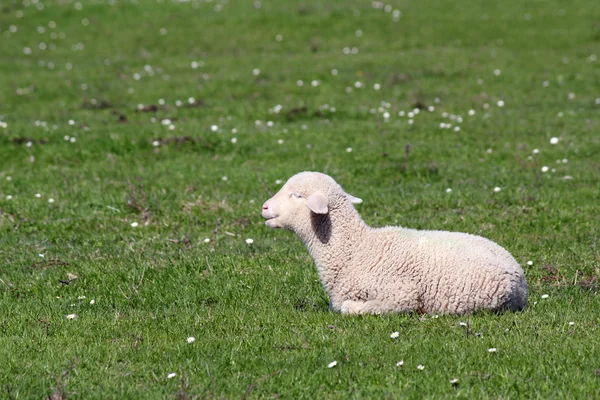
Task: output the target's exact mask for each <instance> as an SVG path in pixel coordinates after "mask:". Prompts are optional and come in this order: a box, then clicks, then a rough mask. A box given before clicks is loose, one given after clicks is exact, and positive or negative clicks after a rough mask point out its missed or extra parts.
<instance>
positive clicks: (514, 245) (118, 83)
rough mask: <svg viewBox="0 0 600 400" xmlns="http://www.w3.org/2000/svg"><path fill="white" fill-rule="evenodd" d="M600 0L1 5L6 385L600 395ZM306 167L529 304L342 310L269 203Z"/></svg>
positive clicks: (0, 246) (169, 393)
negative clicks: (393, 311)
mask: <svg viewBox="0 0 600 400" xmlns="http://www.w3.org/2000/svg"><path fill="white" fill-rule="evenodd" d="M596 3H597V2H595V1H592V0H589V1H582V0H574V1H556V0H547V1H544V2H519V1H512V0H511V1H508V2H488V1H484V0H476V1H475V0H474V1H469V2H466V1H462V2H461V1H458V2H457V1H454V2H450V1H430V0H428V1H414V2H409V1H404V0H402V1H391V2H390V3H385V4H384V3H378V2H374V3H373V2H371V1H339V2H333V1H331V2H325V1H308V2H307V1H274V0H268V1H267V0H265V1H256V2H252V1H245V2H241V1H233V0H232V1H219V0H215V1H194V0H190V1H188V2H174V1H167V0H165V1H151V0H148V1H145V0H144V1H141V0H138V1H118V0H117V1H102V0H96V1H80V2H77V1H60V0H54V1H50V0H38V1H34V0H24V1H14V0H5V1H3V2H2V4H1V5H0V54H1V55H0V398H11V399H28V398H36V399H39V398H43V397H45V396H52V398H53V399H66V398H67V397H68V398H86V399H88V398H98V399H106V398H115V399H116V398H119V399H122V398H132V399H133V398H140V399H141V398H144V399H153V398H186V399H187V398H190V399H191V398H279V397H281V398H288V399H300V398H311V399H313V398H357V399H358V398H415V399H417V398H449V397H458V398H470V399H472V398H544V399H547V398H592V397H594V396H597V395H598V393H599V392H598V391H599V388H600V296H599V285H600V282H599V276H600V247H599V246H600V243H599V237H600V207H599V204H600V60H599V59H598V58H599V57H600V7H599V6H598V5H597V4H596ZM415 108H417V109H418V111H419V112H418V113H417V112H415V111H413V110H414V109H415ZM409 112H410V113H412V114H410V115H408V114H409ZM302 170H318V171H322V172H325V173H328V174H330V175H332V176H333V177H334V178H335V179H336V180H337V181H338V182H340V183H341V184H342V185H343V186H344V188H345V189H346V190H347V191H348V192H349V193H352V194H354V195H356V196H359V197H361V198H363V199H364V203H363V204H362V205H360V206H358V209H359V212H360V213H361V214H362V216H363V218H364V219H365V221H366V222H367V223H369V224H370V225H373V226H383V225H387V224H397V225H402V226H406V227H411V228H418V229H444V230H456V231H463V232H469V233H474V234H479V235H482V236H485V237H488V238H490V239H492V240H494V241H496V242H498V243H499V244H501V245H502V246H504V247H505V248H507V249H508V250H509V251H510V252H511V253H512V254H513V255H514V256H515V258H516V259H517V260H518V261H519V262H520V263H521V264H522V265H523V268H524V269H525V272H526V276H527V278H528V282H529V289H530V301H529V303H530V304H529V307H528V308H527V309H526V310H525V311H524V312H521V313H517V314H513V313H508V314H503V315H493V314H488V313H480V314H475V315H471V316H460V317H456V316H443V315H441V316H439V317H436V316H421V315H416V314H415V315H387V316H363V317H345V316H342V315H339V314H334V313H332V312H331V311H330V310H329V309H328V301H329V300H328V298H327V296H326V294H325V292H324V290H323V289H322V287H321V284H320V282H319V279H318V275H317V273H316V270H315V268H314V265H313V262H312V260H311V259H310V257H309V256H308V253H307V251H306V249H305V248H304V246H303V244H302V243H301V241H300V240H299V239H297V238H296V237H295V236H294V235H293V234H291V233H289V232H284V231H275V230H270V229H268V228H267V227H265V226H264V220H263V219H262V218H261V216H260V207H261V204H262V203H263V202H264V201H265V200H266V199H268V198H269V197H270V195H271V194H273V193H275V192H276V191H277V190H278V188H279V187H280V186H281V184H282V181H283V182H285V180H286V179H287V178H288V177H289V176H291V175H293V174H294V173H296V172H299V171H302ZM248 239H252V240H248ZM248 242H251V243H248ZM529 261H531V262H529ZM67 316H70V317H69V318H68V317H67ZM73 316H74V318H73V319H70V318H71V317H73ZM392 332H399V337H398V338H397V339H392V338H391V337H390V334H391V333H392ZM189 337H194V338H195V341H193V342H191V341H192V340H191V339H190V340H189V341H190V342H191V343H188V338H189ZM489 349H496V351H495V352H494V351H490V350H489ZM333 361H336V362H337V365H336V366H334V367H331V368H329V367H328V365H329V364H330V363H332V362H333ZM399 361H403V362H404V364H403V365H402V366H397V365H396V364H397V363H398V362H399ZM419 365H422V366H424V368H423V369H418V368H417V366H419ZM172 374H175V375H174V376H173V375H172ZM452 379H458V381H457V382H455V383H451V380H452Z"/></svg>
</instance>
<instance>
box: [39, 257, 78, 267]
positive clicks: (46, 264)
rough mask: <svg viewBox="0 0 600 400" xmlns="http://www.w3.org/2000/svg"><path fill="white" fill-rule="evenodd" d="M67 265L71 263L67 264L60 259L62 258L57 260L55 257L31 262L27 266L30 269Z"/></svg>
mask: <svg viewBox="0 0 600 400" xmlns="http://www.w3.org/2000/svg"><path fill="white" fill-rule="evenodd" d="M69 265H71V264H69V263H68V262H66V261H62V260H59V259H58V258H55V259H49V260H43V261H38V262H36V263H33V264H31V265H30V266H29V268H31V269H48V268H53V267H66V266H69Z"/></svg>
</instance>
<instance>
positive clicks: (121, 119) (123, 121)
mask: <svg viewBox="0 0 600 400" xmlns="http://www.w3.org/2000/svg"><path fill="white" fill-rule="evenodd" d="M113 114H115V115H116V116H117V118H118V121H119V123H121V124H126V123H127V122H129V121H128V120H127V117H126V116H125V114H122V113H120V112H119V111H113Z"/></svg>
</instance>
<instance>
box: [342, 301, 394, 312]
mask: <svg viewBox="0 0 600 400" xmlns="http://www.w3.org/2000/svg"><path fill="white" fill-rule="evenodd" d="M386 308H387V307H385V306H384V304H383V303H382V302H381V301H379V300H368V301H357V300H346V301H344V302H343V303H342V307H341V309H340V311H341V313H342V314H382V313H385V312H390V311H392V310H387V311H384V309H386Z"/></svg>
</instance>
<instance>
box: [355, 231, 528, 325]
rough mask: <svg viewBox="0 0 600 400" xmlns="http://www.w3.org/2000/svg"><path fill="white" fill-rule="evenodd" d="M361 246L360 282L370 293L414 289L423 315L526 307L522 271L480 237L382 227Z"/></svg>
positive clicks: (498, 246) (505, 255)
mask: <svg viewBox="0 0 600 400" xmlns="http://www.w3.org/2000/svg"><path fill="white" fill-rule="evenodd" d="M361 247H363V246H361ZM363 248H364V254H365V255H364V256H363V260H362V262H361V264H362V265H363V266H366V268H364V270H365V271H367V272H368V273H367V275H366V276H365V278H364V279H365V280H366V281H367V282H372V283H373V284H374V290H377V288H379V289H378V290H380V291H384V292H385V291H387V292H390V291H394V290H403V288H405V287H407V286H408V285H416V287H417V290H418V291H419V293H420V297H421V300H420V302H421V306H420V308H421V310H422V311H425V312H448V313H463V312H468V311H471V310H473V309H478V308H488V309H504V308H510V309H522V308H523V307H524V306H525V304H526V298H527V285H526V283H525V278H524V276H523V270H522V269H521V267H520V266H519V264H518V263H517V262H516V260H515V259H514V258H513V257H512V255H511V254H510V253H509V252H508V251H506V250H505V249H504V248H502V247H501V246H500V245H498V244H496V243H494V242H492V241H490V240H488V239H485V238H483V237H480V236H475V235H470V234H466V233H459V232H446V231H418V230H413V229H405V228H398V227H386V228H380V229H373V230H372V231H371V235H370V238H369V239H368V240H366V241H365V243H364V247H363Z"/></svg>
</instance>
